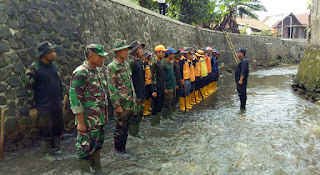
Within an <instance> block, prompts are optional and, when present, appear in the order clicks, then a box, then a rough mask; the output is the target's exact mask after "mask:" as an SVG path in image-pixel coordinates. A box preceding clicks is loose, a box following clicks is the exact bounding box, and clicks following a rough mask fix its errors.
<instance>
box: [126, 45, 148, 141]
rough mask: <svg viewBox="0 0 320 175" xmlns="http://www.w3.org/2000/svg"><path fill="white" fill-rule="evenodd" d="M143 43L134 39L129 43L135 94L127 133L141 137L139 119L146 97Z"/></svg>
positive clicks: (141, 115)
mask: <svg viewBox="0 0 320 175" xmlns="http://www.w3.org/2000/svg"><path fill="white" fill-rule="evenodd" d="M144 46H145V44H141V43H140V42H138V41H135V42H133V43H132V44H131V46H130V49H131V52H130V53H131V58H132V59H131V60H130V61H131V64H130V66H131V71H132V82H133V86H134V91H135V94H136V104H137V105H136V109H135V112H134V116H133V119H132V121H131V122H130V126H129V134H130V135H131V136H133V137H138V138H142V137H141V136H140V134H139V131H140V121H141V119H142V117H143V110H144V101H145V98H146V91H145V86H144V82H145V76H144V75H145V72H144V67H143V60H142V59H141V58H142V56H143V48H144Z"/></svg>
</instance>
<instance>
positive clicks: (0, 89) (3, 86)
mask: <svg viewBox="0 0 320 175" xmlns="http://www.w3.org/2000/svg"><path fill="white" fill-rule="evenodd" d="M7 89H8V85H6V84H3V83H1V84H0V93H2V92H5V91H6V90H7Z"/></svg>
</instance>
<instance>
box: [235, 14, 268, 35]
mask: <svg viewBox="0 0 320 175" xmlns="http://www.w3.org/2000/svg"><path fill="white" fill-rule="evenodd" d="M236 22H237V24H238V30H243V29H244V28H246V33H247V34H251V33H253V32H261V31H265V30H268V31H272V28H271V27H270V26H268V25H266V24H265V23H263V22H262V21H260V20H258V19H254V18H245V17H242V18H240V17H237V18H236Z"/></svg>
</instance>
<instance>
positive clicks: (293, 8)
mask: <svg viewBox="0 0 320 175" xmlns="http://www.w3.org/2000/svg"><path fill="white" fill-rule="evenodd" d="M260 1H261V2H262V4H263V5H264V6H265V7H266V8H267V10H268V12H257V14H258V15H259V16H260V17H259V18H260V20H263V19H264V18H265V17H266V16H272V15H277V14H281V13H288V15H289V14H290V12H293V13H294V14H299V13H306V12H308V10H307V6H308V4H307V2H308V0H260Z"/></svg>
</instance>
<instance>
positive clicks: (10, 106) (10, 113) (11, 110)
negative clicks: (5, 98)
mask: <svg viewBox="0 0 320 175" xmlns="http://www.w3.org/2000/svg"><path fill="white" fill-rule="evenodd" d="M16 107H17V106H16V103H15V102H14V101H11V102H9V104H8V105H7V107H6V108H8V109H9V110H8V112H7V115H8V116H16V114H17V113H16Z"/></svg>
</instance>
